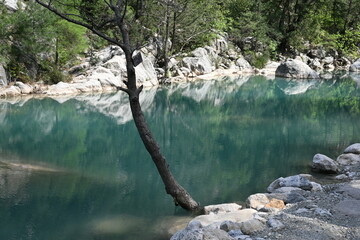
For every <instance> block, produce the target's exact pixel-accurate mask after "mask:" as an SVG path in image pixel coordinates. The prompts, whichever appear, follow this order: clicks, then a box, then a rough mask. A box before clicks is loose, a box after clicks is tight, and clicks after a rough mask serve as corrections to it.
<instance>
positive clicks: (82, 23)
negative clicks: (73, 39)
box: [35, 0, 125, 49]
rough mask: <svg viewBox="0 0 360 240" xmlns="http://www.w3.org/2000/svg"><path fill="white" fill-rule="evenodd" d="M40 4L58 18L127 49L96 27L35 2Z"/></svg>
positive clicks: (43, 3) (42, 3)
mask: <svg viewBox="0 0 360 240" xmlns="http://www.w3.org/2000/svg"><path fill="white" fill-rule="evenodd" d="M35 1H36V2H37V3H38V4H40V5H41V6H43V7H45V8H47V9H48V10H50V11H51V12H53V13H54V14H56V15H57V16H59V17H61V18H63V19H65V20H66V21H68V22H71V23H75V24H77V25H80V26H83V27H85V28H87V29H89V30H90V31H92V32H93V33H95V34H96V35H98V36H99V37H101V38H104V39H105V40H107V41H109V42H110V43H113V44H115V45H118V46H119V47H121V48H122V49H124V48H125V46H124V44H123V43H121V42H119V41H116V40H115V39H114V38H111V37H110V36H108V35H107V34H105V33H103V32H101V31H99V30H98V29H96V28H95V27H94V26H92V25H90V24H87V23H85V22H82V21H79V20H76V19H73V18H71V17H70V16H69V15H68V14H65V13H62V12H60V11H58V10H57V9H55V8H53V7H52V6H50V5H48V4H46V3H45V2H43V1H40V0H35Z"/></svg>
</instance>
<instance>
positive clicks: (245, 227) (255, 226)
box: [240, 219, 265, 235]
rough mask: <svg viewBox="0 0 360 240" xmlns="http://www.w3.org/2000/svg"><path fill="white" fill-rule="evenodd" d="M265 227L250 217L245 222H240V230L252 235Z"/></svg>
mask: <svg viewBox="0 0 360 240" xmlns="http://www.w3.org/2000/svg"><path fill="white" fill-rule="evenodd" d="M264 228H265V224H264V223H262V222H261V221H259V220H257V219H250V220H248V221H246V222H242V223H241V225H240V230H241V232H243V233H245V234H248V235H252V234H254V233H256V232H259V231H261V230H263V229H264Z"/></svg>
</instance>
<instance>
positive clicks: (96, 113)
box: [0, 76, 360, 240]
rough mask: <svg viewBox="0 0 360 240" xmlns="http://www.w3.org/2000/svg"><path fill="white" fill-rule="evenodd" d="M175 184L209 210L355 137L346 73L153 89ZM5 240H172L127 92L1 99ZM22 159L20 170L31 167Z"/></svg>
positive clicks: (150, 114) (147, 104) (150, 107)
mask: <svg viewBox="0 0 360 240" xmlns="http://www.w3.org/2000/svg"><path fill="white" fill-rule="evenodd" d="M142 96H143V99H142V106H143V110H144V112H145V115H146V117H147V119H148V122H149V125H150V127H151V129H152V130H153V133H154V135H155V137H156V138H157V140H158V141H159V144H160V146H161V148H162V150H163V152H164V154H165V156H166V157H167V160H168V161H169V163H170V166H171V168H172V170H173V172H174V174H175V176H176V178H177V179H178V181H179V182H180V183H181V184H182V185H183V186H184V187H185V188H187V190H188V191H189V192H190V193H191V194H192V195H193V197H194V198H195V199H196V200H197V201H199V202H200V203H201V204H202V205H207V204H216V203H223V202H234V201H244V200H245V199H246V197H247V196H248V195H250V194H252V193H255V192H264V191H265V188H266V187H267V186H268V184H269V183H270V182H271V181H273V180H274V179H276V178H278V177H280V176H288V175H292V174H298V173H307V172H310V164H311V160H312V157H313V155H314V154H316V153H323V154H326V155H328V156H330V157H333V158H334V157H336V156H337V155H339V154H340V153H341V152H342V151H343V149H344V148H345V147H346V146H348V145H349V144H351V143H354V142H360V124H359V119H360V90H359V87H358V85H357V84H356V82H355V81H353V80H352V79H351V78H347V77H345V78H340V77H335V78H333V79H330V80H314V81H307V80H306V81H305V80H300V81H299V80H298V81H289V80H284V79H275V80H269V79H266V78H264V77H261V76H260V77H259V76H254V77H235V78H223V79H219V80H217V81H215V80H213V81H205V82H200V83H199V82H198V83H189V84H180V85H173V86H169V87H164V88H159V89H152V90H146V91H144V93H143V94H142ZM0 161H1V164H0V226H1V227H0V239H4V240H20V239H21V240H35V239H36V240H50V239H51V240H63V239H64V240H65V239H66V240H75V239H76V240H82V239H94V240H95V239H96V240H100V239H101V240H110V239H111V240H113V239H119V240H124V239H125V240H127V239H142V240H152V239H166V237H167V235H166V234H165V233H164V230H163V229H167V228H169V225H171V223H172V222H173V221H177V220H179V219H181V218H183V217H184V216H188V215H187V213H185V212H184V211H182V210H181V209H178V208H176V207H174V206H173V204H172V200H171V198H170V197H169V196H168V195H166V194H165V190H164V187H163V184H162V182H161V179H160V177H159V176H158V174H157V172H156V169H155V167H154V166H153V163H152V162H151V159H150V157H149V156H148V154H147V153H146V151H145V150H144V147H143V145H142V143H141V142H140V140H139V137H138V135H137V132H136V129H135V127H134V124H133V122H132V120H131V115H130V111H129V108H128V106H127V102H126V96H125V95H124V94H123V93H116V94H103V95H91V96H77V97H72V98H70V97H69V98H66V97H62V98H57V99H51V98H44V99H36V98H32V99H31V98H30V99H6V100H1V101H0ZM24 165H25V166H24Z"/></svg>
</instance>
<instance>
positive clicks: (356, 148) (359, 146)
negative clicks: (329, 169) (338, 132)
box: [344, 143, 360, 154]
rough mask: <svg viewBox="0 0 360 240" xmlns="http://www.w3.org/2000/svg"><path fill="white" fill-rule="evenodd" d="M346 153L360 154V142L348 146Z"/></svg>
mask: <svg viewBox="0 0 360 240" xmlns="http://www.w3.org/2000/svg"><path fill="white" fill-rule="evenodd" d="M344 153H354V154H360V143H355V144H352V145H350V146H349V147H347V148H346V149H345V151H344Z"/></svg>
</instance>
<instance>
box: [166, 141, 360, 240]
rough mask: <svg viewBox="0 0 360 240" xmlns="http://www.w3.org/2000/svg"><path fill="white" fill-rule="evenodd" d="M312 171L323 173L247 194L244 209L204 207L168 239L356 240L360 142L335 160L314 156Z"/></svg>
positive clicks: (359, 226) (291, 178)
mask: <svg viewBox="0 0 360 240" xmlns="http://www.w3.org/2000/svg"><path fill="white" fill-rule="evenodd" d="M313 169H314V171H316V172H321V173H322V174H325V175H322V177H321V178H317V176H316V175H315V174H314V175H313V176H312V175H309V174H299V175H295V176H289V177H285V178H282V177H281V178H279V179H276V180H275V181H274V182H272V183H271V184H270V185H269V187H268V188H267V192H268V193H258V194H253V195H251V196H249V197H248V198H247V200H246V206H244V207H246V208H245V209H243V208H242V206H240V205H238V204H235V203H232V204H221V205H212V206H207V207H205V215H201V216H197V217H195V218H194V219H193V220H191V221H190V222H189V223H188V225H187V226H186V227H185V228H184V229H183V230H180V231H178V232H177V233H175V234H174V235H173V236H172V237H171V240H190V239H191V240H197V239H199V240H200V239H209V240H210V239H214V240H215V239H222V240H240V239H241V240H243V239H244V240H264V239H267V240H275V239H276V240H285V239H286V240H288V239H292V240H300V239H301V240H304V239H306V240H310V239H311V240H313V239H317V240H325V239H326V240H328V239H352V240H356V239H360V218H359V217H360V144H359V143H356V144H353V145H351V146H349V147H348V148H346V149H345V151H344V153H343V154H341V155H340V156H339V157H338V158H337V159H336V160H332V159H330V158H328V157H326V156H325V155H319V154H316V155H315V156H314V159H313ZM329 169H330V170H329Z"/></svg>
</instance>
